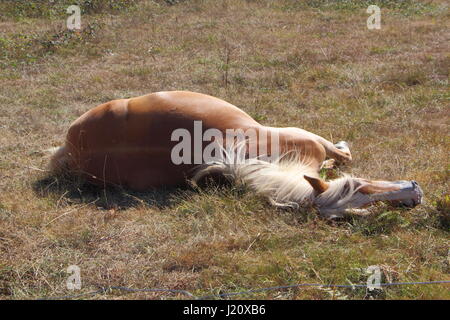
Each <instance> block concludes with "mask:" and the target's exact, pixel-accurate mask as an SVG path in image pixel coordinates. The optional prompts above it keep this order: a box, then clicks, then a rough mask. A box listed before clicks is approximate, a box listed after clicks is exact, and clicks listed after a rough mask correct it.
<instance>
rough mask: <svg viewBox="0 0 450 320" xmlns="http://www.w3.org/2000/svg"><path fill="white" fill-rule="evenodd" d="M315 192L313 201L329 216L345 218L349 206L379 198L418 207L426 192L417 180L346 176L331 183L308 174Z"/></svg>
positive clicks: (368, 202)
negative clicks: (376, 179) (370, 178)
mask: <svg viewBox="0 0 450 320" xmlns="http://www.w3.org/2000/svg"><path fill="white" fill-rule="evenodd" d="M305 179H306V180H307V181H308V182H309V183H310V185H311V186H312V188H313V189H314V191H315V198H314V204H315V205H316V206H317V207H318V209H319V211H320V212H321V214H322V215H324V216H326V217H330V218H333V217H342V215H343V214H344V213H345V211H347V210H349V209H355V208H361V207H364V206H366V205H368V204H370V203H373V202H376V201H388V202H390V203H391V204H393V205H399V206H407V207H415V206H416V205H418V204H420V203H422V198H423V191H422V189H421V188H420V186H419V185H418V184H417V182H415V181H404V180H402V181H395V182H389V181H370V180H366V179H360V178H353V177H343V178H339V179H336V180H333V181H330V182H326V181H324V180H322V179H319V178H312V177H308V176H305Z"/></svg>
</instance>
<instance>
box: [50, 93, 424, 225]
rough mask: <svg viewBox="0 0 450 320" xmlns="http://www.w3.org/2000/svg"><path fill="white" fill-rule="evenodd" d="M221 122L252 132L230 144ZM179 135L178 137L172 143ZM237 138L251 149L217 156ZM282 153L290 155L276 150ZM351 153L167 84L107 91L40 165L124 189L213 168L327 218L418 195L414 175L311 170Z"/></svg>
mask: <svg viewBox="0 0 450 320" xmlns="http://www.w3.org/2000/svg"><path fill="white" fill-rule="evenodd" d="M199 125H201V128H200V129H199ZM211 130H212V131H211ZM229 130H235V131H236V130H237V131H239V130H240V131H239V132H241V133H242V132H250V131H251V132H253V133H254V135H253V136H252V139H246V140H245V143H244V144H241V145H240V146H238V147H236V144H235V145H234V146H235V147H232V148H230V147H229V146H230V145H232V144H230V145H229V144H226V142H227V143H228V142H229V141H231V140H233V138H231V139H230V138H229V136H228V134H227V133H228V131H229ZM208 132H209V133H208ZM211 133H212V134H211ZM220 134H224V135H225V136H226V137H225V139H221V138H220V137H218V135H220ZM181 137H184V138H185V139H186V140H185V141H182V143H183V145H182V146H180V144H181V142H179V141H180V138H181ZM192 138H193V139H192ZM246 138H248V137H246ZM199 140H200V141H199ZM214 144H215V145H216V146H217V145H219V149H220V150H219V152H217V149H215V150H216V151H215V153H214V154H215V157H213V158H211V159H205V153H206V151H207V148H209V149H211V145H214ZM242 146H244V149H245V148H249V149H251V148H254V149H252V150H256V153H257V154H256V156H249V152H248V150H247V149H245V150H244V154H245V157H244V158H245V159H246V160H245V161H239V162H236V161H227V159H229V158H230V157H231V156H233V155H235V154H237V153H239V152H240V149H242ZM182 147H183V148H182ZM274 147H276V148H274ZM273 149H275V150H276V151H275V152H274V151H273ZM267 150H270V151H267ZM218 153H219V154H218ZM289 153H294V154H295V156H287V157H283V155H286V154H289ZM211 154H213V152H212V153H211ZM280 155H281V156H280ZM264 156H267V157H266V158H264ZM206 158H207V157H206ZM263 158H264V159H263ZM326 158H330V160H326ZM283 159H287V160H283ZM351 160H352V157H351V154H350V150H349V148H348V145H347V143H345V142H340V143H338V144H333V143H331V142H330V141H328V140H326V139H324V138H322V137H320V136H318V135H315V134H313V133H310V132H308V131H305V130H302V129H299V128H273V127H267V126H263V125H261V124H259V123H258V122H256V121H255V120H254V119H252V118H251V117H250V116H249V115H248V114H246V113H245V112H244V111H242V110H240V109H239V108H237V107H236V106H234V105H232V104H230V103H227V102H225V101H223V100H220V99H218V98H214V97H212V96H208V95H204V94H199V93H194V92H186V91H170V92H157V93H152V94H148V95H145V96H141V97H136V98H131V99H120V100H114V101H110V102H108V103H105V104H102V105H99V106H97V107H95V108H93V109H91V110H89V111H88V112H86V113H85V114H83V115H82V116H81V117H79V118H78V119H77V120H76V121H75V122H73V123H72V125H71V126H70V128H69V130H68V133H67V137H66V141H65V145H64V146H62V147H60V148H58V149H57V150H55V151H54V154H53V156H52V160H51V163H50V166H51V170H52V171H53V172H61V171H62V170H64V171H69V172H72V173H76V174H80V175H82V176H83V177H85V178H86V179H87V180H88V181H90V182H92V183H96V184H100V185H107V184H116V185H121V186H124V187H127V188H131V189H134V190H145V189H148V188H152V187H161V186H174V185H182V184H186V183H187V182H188V181H190V180H191V181H192V180H193V181H194V182H195V181H197V180H199V179H200V178H202V177H204V176H205V175H208V174H210V173H221V174H224V175H225V176H227V177H229V178H231V179H233V180H234V181H235V182H241V183H244V184H246V185H249V186H250V187H251V188H252V189H253V190H254V191H256V192H257V193H259V194H262V195H264V196H266V197H267V198H268V199H269V200H270V202H271V203H272V204H274V205H275V206H277V207H283V208H289V207H290V208H298V207H299V206H307V205H310V206H315V207H317V208H318V210H319V211H320V213H321V214H322V216H324V217H328V218H330V217H336V216H337V217H339V216H342V214H343V213H345V211H346V210H348V209H354V208H359V207H363V206H366V205H368V204H370V203H373V202H376V201H392V202H395V203H397V204H402V205H406V206H410V207H413V206H415V205H417V204H420V203H421V200H422V190H421V189H420V187H419V186H418V184H417V183H416V182H415V181H396V182H388V181H369V180H365V179H360V178H354V177H348V176H344V177H342V178H339V179H336V180H333V181H329V182H326V181H324V180H322V179H320V177H319V170H320V169H321V168H322V167H323V166H324V165H326V166H329V165H330V164H332V162H334V161H336V162H337V163H344V162H350V161H351Z"/></svg>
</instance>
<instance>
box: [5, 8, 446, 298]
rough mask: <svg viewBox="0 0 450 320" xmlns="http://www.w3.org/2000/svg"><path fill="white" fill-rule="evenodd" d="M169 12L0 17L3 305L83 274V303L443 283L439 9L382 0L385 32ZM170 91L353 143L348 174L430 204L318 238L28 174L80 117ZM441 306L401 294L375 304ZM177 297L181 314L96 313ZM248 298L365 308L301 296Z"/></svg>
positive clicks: (421, 290)
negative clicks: (403, 185) (159, 306)
mask: <svg viewBox="0 0 450 320" xmlns="http://www.w3.org/2000/svg"><path fill="white" fill-rule="evenodd" d="M171 3H176V4H174V5H169V4H168V2H167V1H155V2H152V1H147V2H138V4H137V7H135V6H130V7H126V8H127V10H118V11H117V10H116V11H114V10H113V11H111V10H106V11H103V10H101V9H99V10H93V11H92V12H89V14H85V15H83V16H82V23H83V27H84V30H83V31H82V32H80V33H79V34H72V33H69V32H67V31H65V30H64V29H63V27H62V24H63V21H64V12H63V13H62V14H60V13H59V11H55V12H56V13H52V14H46V11H45V10H44V11H43V13H42V14H38V16H37V17H36V16H33V15H32V14H29V13H28V11H27V10H29V8H24V9H23V10H22V11H20V12H19V13H18V12H16V11H13V12H12V13H11V14H9V15H5V16H3V17H2V18H1V19H0V50H1V52H0V68H1V69H0V110H1V113H0V170H1V172H0V177H1V179H0V188H1V192H0V297H1V298H4V299H11V298H13V299H25V298H38V297H42V296H55V295H64V294H70V293H71V292H69V291H68V290H67V289H66V288H65V280H66V278H67V277H68V274H66V272H65V270H66V268H67V267H68V266H69V265H78V266H79V267H80V268H81V275H82V281H83V288H82V290H81V292H89V291H92V290H93V289H95V288H97V286H117V285H123V286H128V287H133V288H143V287H147V288H150V287H160V288H172V289H185V290H189V291H191V292H194V293H196V294H198V295H205V294H209V293H212V292H216V293H217V292H228V291H235V290H236V291H237V290H241V289H243V288H250V287H265V286H273V285H286V284H293V283H303V282H314V283H317V282H319V283H325V284H327V283H338V284H350V283H358V282H365V280H366V278H367V276H366V275H364V274H362V273H361V272H360V271H357V269H356V268H366V267H368V266H370V265H380V266H382V269H383V272H384V273H385V277H386V278H391V279H393V281H432V280H450V276H449V273H450V265H449V256H448V252H449V241H448V239H449V226H450V223H449V219H450V217H449V214H450V213H449V194H448V190H449V183H448V182H449V162H448V152H449V138H448V125H449V117H448V113H449V109H448V103H449V101H448V99H449V94H448V80H449V73H448V72H449V61H450V57H449V47H448V40H449V33H448V30H449V21H450V20H449V19H448V18H449V17H448V10H446V8H445V3H446V2H445V1H423V2H415V1H408V2H407V4H406V5H405V6H403V7H401V6H400V7H399V6H396V5H394V4H395V2H394V1H386V2H385V6H383V4H382V5H381V8H382V29H381V30H379V31H369V30H367V28H366V19H367V16H368V15H367V14H366V13H365V7H364V6H365V2H358V1H345V2H342V3H343V4H339V3H338V2H337V1H325V0H323V1H305V2H302V4H301V5H298V2H294V1H289V0H282V1H278V2H274V1H262V0H261V1H243V0H224V1H178V2H177V1H172V2H171ZM295 3H297V5H296V4H295ZM447 9H448V8H447ZM52 41H53V42H52ZM227 56H228V59H227ZM227 61H228V62H227ZM175 89H176V90H181V89H186V90H192V91H199V92H203V93H207V94H211V95H214V96H217V97H220V98H223V99H225V100H227V101H230V102H231V103H233V104H236V105H237V106H239V107H241V108H243V109H244V110H246V111H247V112H248V113H250V114H251V115H252V116H253V117H254V118H255V119H257V120H259V121H261V122H262V123H265V124H268V125H273V126H298V127H302V128H305V129H307V130H311V131H313V132H315V133H317V134H320V135H322V136H324V137H326V138H329V139H331V140H333V141H338V140H347V141H349V142H350V143H351V148H352V152H353V155H354V159H355V161H354V163H353V164H352V167H351V168H348V169H347V171H348V172H350V173H352V174H354V175H357V176H363V177H367V178H385V179H389V180H396V179H415V180H417V181H418V182H419V183H420V184H421V185H422V187H423V189H424V191H425V195H426V203H425V204H424V205H422V206H419V207H417V208H415V209H413V210H411V211H406V210H401V209H392V208H389V207H387V206H383V205H380V206H378V207H376V208H374V215H373V216H371V217H368V218H356V217H355V218H354V219H352V220H350V221H345V222H343V223H339V224H330V223H328V222H326V221H323V220H321V219H319V218H318V217H317V216H316V214H315V213H314V212H301V213H293V212H287V213H286V212H279V211H276V210H274V209H273V208H270V207H268V206H267V205H266V203H265V202H263V201H261V199H259V198H257V197H255V196H253V195H252V194H251V193H249V192H246V191H245V190H236V189H233V188H231V189H230V188H223V189H220V188H219V189H217V188H210V189H206V190H203V191H195V190H155V191H151V192H148V193H134V192H130V191H127V190H111V189H108V190H101V189H95V188H92V187H89V186H85V185H82V184H81V183H79V182H77V181H75V182H73V181H72V182H71V181H66V180H65V179H55V178H48V179H46V177H45V173H42V172H39V171H36V170H33V169H32V168H36V167H37V168H44V167H45V165H46V163H47V160H48V159H47V158H46V157H45V155H44V154H43V152H42V150H44V149H46V148H49V147H52V146H57V145H60V144H61V142H62V141H63V137H64V134H65V131H66V129H67V128H68V125H69V124H70V122H71V121H73V120H74V119H75V118H77V117H78V116H79V115H80V114H82V113H83V112H84V111H86V110H87V109H89V108H91V107H93V106H95V105H96V104H99V103H102V102H105V101H107V100H110V99H113V98H123V97H130V96H135V95H140V94H145V93H149V92H152V91H159V90H175ZM448 292H449V290H448V286H445V285H430V286H404V287H392V288H388V289H385V290H383V292H381V293H378V295H376V296H375V297H376V298H386V299H393V298H399V299H410V298H414V299H417V298H424V299H435V298H446V299H448V298H449V297H450V296H449V293H448ZM77 293H79V292H77ZM171 297H178V298H183V296H174V295H167V294H148V293H146V294H143V293H140V294H127V295H123V293H118V292H114V293H111V294H108V295H97V296H94V297H93V298H99V299H102V298H105V299H106V298H117V299H119V298H120V299H123V298H171ZM251 297H253V298H279V299H304V298H311V299H330V298H338V297H343V298H349V299H360V298H364V297H367V295H366V292H365V291H364V290H360V289H359V290H344V289H339V290H331V291H330V290H320V289H317V288H315V289H314V288H310V289H301V290H290V291H272V292H266V293H259V294H255V295H253V296H251Z"/></svg>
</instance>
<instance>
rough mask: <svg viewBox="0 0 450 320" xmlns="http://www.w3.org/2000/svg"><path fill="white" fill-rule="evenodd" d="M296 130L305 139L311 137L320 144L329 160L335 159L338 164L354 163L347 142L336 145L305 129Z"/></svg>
mask: <svg viewBox="0 0 450 320" xmlns="http://www.w3.org/2000/svg"><path fill="white" fill-rule="evenodd" d="M296 129H297V130H299V131H300V133H301V134H302V135H304V136H305V137H309V138H311V139H313V140H315V141H317V142H318V143H320V144H321V145H322V146H323V147H324V148H325V152H326V156H327V157H328V158H331V159H335V160H336V161H337V162H338V163H348V162H351V161H352V154H351V152H350V149H349V147H348V144H347V142H345V141H340V142H338V143H336V144H333V143H332V142H331V141H328V140H327V139H325V138H323V137H321V136H319V135H317V134H314V133H312V132H309V131H306V130H304V129H299V128H296ZM299 131H297V132H299Z"/></svg>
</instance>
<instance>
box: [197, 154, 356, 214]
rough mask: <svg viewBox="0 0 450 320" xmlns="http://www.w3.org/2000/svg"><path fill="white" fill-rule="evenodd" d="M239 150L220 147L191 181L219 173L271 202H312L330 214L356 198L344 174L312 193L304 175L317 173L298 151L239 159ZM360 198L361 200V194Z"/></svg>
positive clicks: (308, 203) (336, 212) (340, 210)
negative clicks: (272, 158) (215, 157)
mask: <svg viewBox="0 0 450 320" xmlns="http://www.w3.org/2000/svg"><path fill="white" fill-rule="evenodd" d="M241 151H242V150H240V149H239V148H234V149H232V150H223V156H222V157H221V158H220V159H218V160H216V161H214V162H211V163H209V164H205V165H203V166H202V167H200V168H199V169H197V171H196V173H195V175H194V176H193V178H192V180H193V182H194V183H196V182H197V181H199V180H200V179H201V178H203V177H204V176H206V175H209V174H212V173H219V174H222V175H223V176H225V177H227V178H228V179H229V180H231V181H233V182H234V183H236V184H243V185H246V186H248V187H250V189H252V190H253V191H254V192H256V193H257V194H260V195H263V196H265V197H267V198H268V199H269V200H270V201H271V202H272V203H274V204H277V205H283V204H286V205H287V206H290V207H292V205H293V204H296V205H295V207H308V206H316V207H317V208H318V209H319V211H320V213H321V214H322V215H324V216H326V217H330V218H332V217H340V216H342V213H343V212H344V211H345V210H346V209H347V208H348V207H349V205H350V202H351V203H352V204H354V202H355V200H356V202H359V201H358V198H359V196H358V195H359V193H357V191H358V188H357V187H356V186H355V184H354V181H353V178H352V177H350V176H347V175H345V176H342V177H340V178H338V179H336V180H333V181H329V188H328V189H327V190H326V191H325V192H323V193H321V194H319V195H316V192H315V191H314V189H313V188H312V186H311V185H310V184H309V182H308V181H307V180H306V179H305V178H304V176H305V175H307V176H310V177H317V178H318V177H319V175H318V173H317V172H316V170H314V169H313V168H312V167H311V166H309V164H308V162H307V161H305V160H302V159H301V158H300V156H299V153H296V152H291V153H290V154H288V155H287V154H285V155H283V156H281V157H279V158H278V159H276V160H275V161H272V162H268V161H264V160H260V159H257V158H253V159H243V157H242V154H243V153H242V152H241ZM360 200H361V201H363V200H364V199H363V196H362V197H361V199H360Z"/></svg>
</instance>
